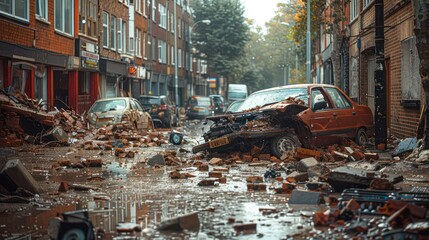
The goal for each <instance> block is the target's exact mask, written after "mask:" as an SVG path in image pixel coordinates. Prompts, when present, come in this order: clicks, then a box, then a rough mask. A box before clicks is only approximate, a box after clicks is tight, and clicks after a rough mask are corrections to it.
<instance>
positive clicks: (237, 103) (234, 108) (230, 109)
mask: <svg viewBox="0 0 429 240" xmlns="http://www.w3.org/2000/svg"><path fill="white" fill-rule="evenodd" d="M243 102H244V99H242V100H237V101H234V102H232V103H231V104H229V106H228V108H227V109H226V110H225V113H226V114H228V113H235V112H237V111H238V109H239V108H240V106H241V104H243Z"/></svg>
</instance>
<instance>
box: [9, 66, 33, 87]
mask: <svg viewBox="0 0 429 240" xmlns="http://www.w3.org/2000/svg"><path fill="white" fill-rule="evenodd" d="M30 70H31V67H30V66H27V65H23V64H16V65H13V67H12V86H11V87H12V89H10V91H12V92H21V93H25V87H26V85H27V79H28V76H29V75H30Z"/></svg>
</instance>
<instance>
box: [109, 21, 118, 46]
mask: <svg viewBox="0 0 429 240" xmlns="http://www.w3.org/2000/svg"><path fill="white" fill-rule="evenodd" d="M116 21H117V18H116V16H115V15H110V26H109V30H110V34H112V32H113V36H110V45H109V47H110V49H112V50H114V51H116V48H117V45H116V37H117V34H116V31H117V27H116V26H117V24H116Z"/></svg>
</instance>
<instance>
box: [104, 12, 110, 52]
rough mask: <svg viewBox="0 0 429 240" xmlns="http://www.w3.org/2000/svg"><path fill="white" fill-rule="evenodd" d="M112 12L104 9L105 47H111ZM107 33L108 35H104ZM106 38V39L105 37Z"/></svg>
mask: <svg viewBox="0 0 429 240" xmlns="http://www.w3.org/2000/svg"><path fill="white" fill-rule="evenodd" d="M109 15H110V14H109V13H108V12H105V11H103V47H104V48H108V47H109V31H110V29H109V21H110V16H109ZM104 34H106V35H104ZM105 38H106V41H104V39H105Z"/></svg>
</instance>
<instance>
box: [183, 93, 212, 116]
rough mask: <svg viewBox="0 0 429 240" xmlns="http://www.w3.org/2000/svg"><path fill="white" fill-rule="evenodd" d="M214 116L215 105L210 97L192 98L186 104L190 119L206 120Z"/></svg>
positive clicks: (187, 114)
mask: <svg viewBox="0 0 429 240" xmlns="http://www.w3.org/2000/svg"><path fill="white" fill-rule="evenodd" d="M213 115H214V109H213V105H212V104H211V100H210V98H209V97H204V96H196V95H195V96H191V97H189V98H188V100H187V102H186V116H187V117H188V119H204V118H206V117H208V116H213Z"/></svg>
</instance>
